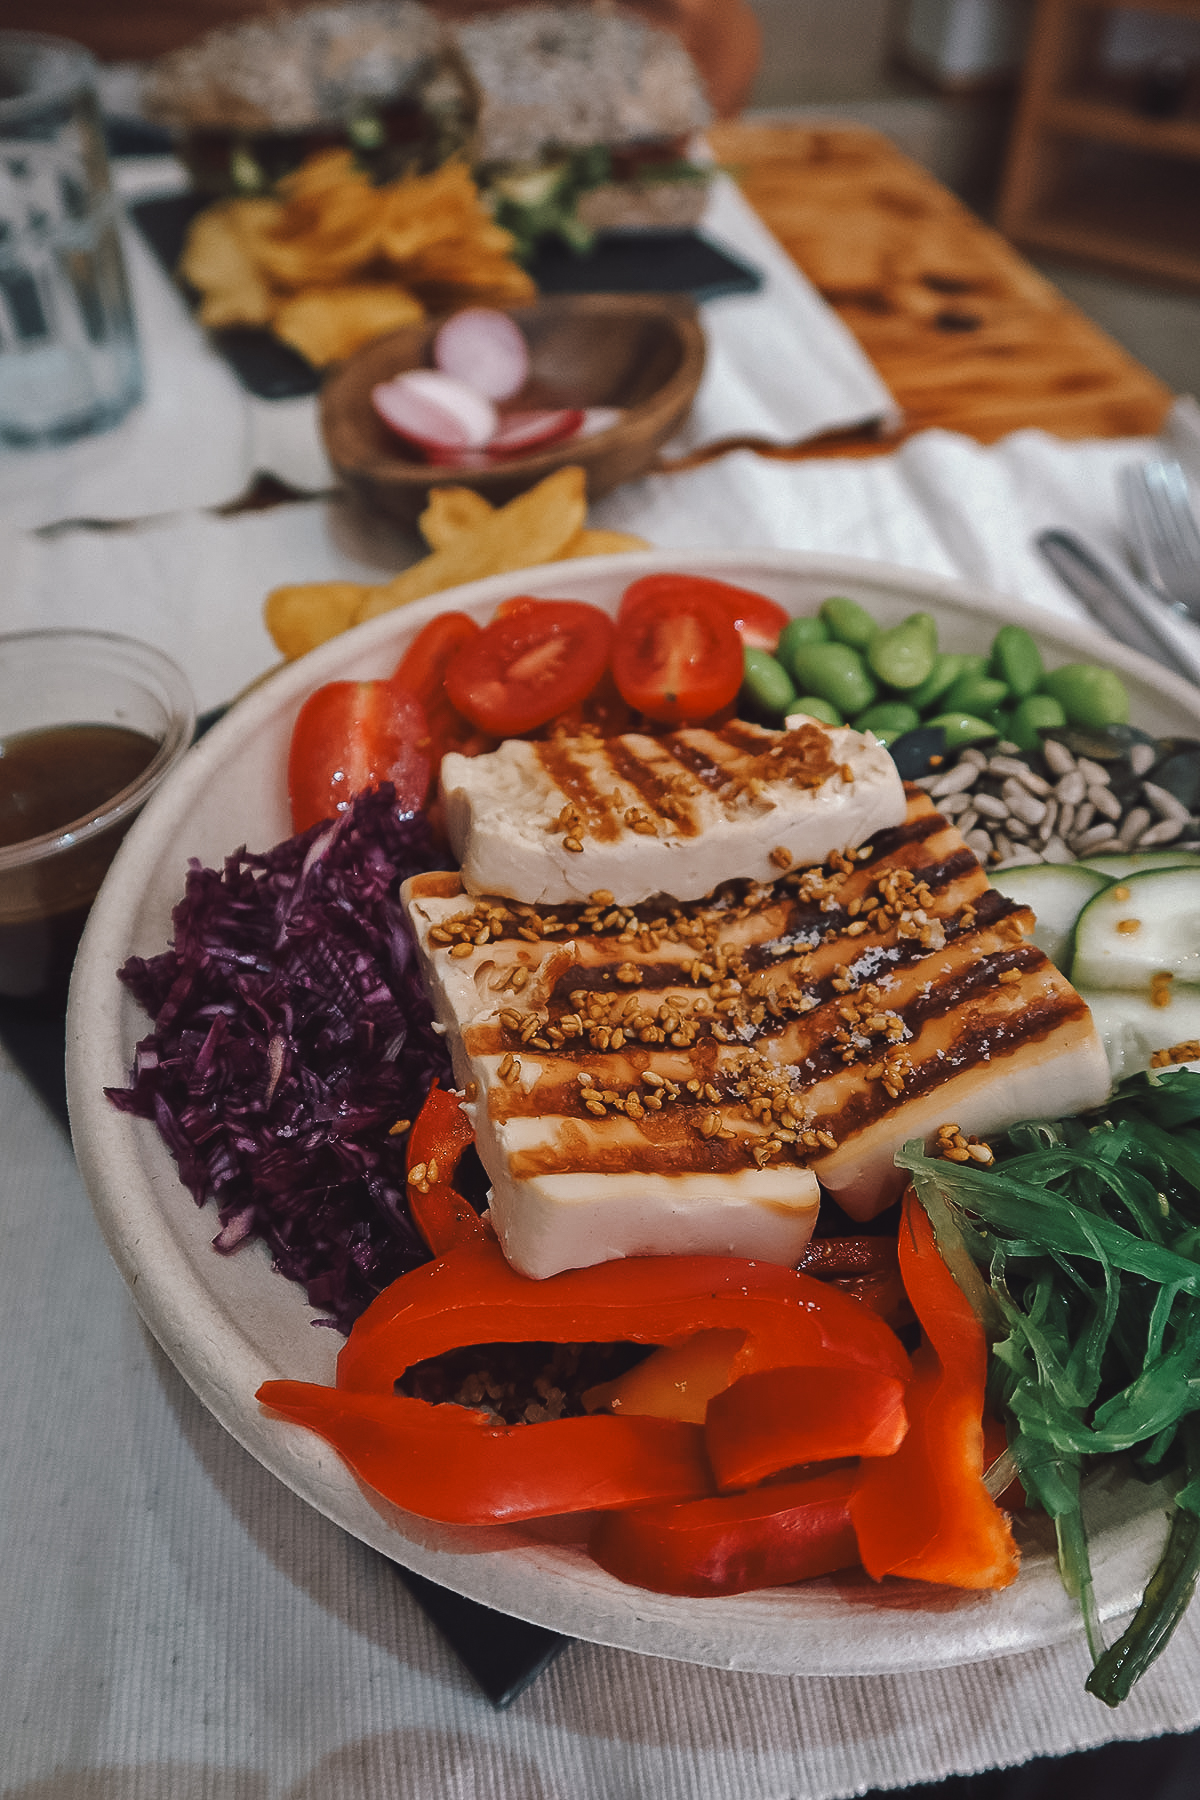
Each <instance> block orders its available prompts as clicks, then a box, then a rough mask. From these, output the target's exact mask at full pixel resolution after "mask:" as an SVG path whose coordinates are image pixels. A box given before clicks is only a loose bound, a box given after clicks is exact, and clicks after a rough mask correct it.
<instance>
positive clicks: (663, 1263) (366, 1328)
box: [337, 1239, 909, 1393]
mask: <svg viewBox="0 0 1200 1800" xmlns="http://www.w3.org/2000/svg"><path fill="white" fill-rule="evenodd" d="M714 1328H726V1329H733V1330H741V1331H744V1332H745V1333H746V1337H745V1341H744V1343H743V1344H742V1347H741V1349H740V1350H739V1351H738V1352H737V1354H736V1356H735V1357H734V1360H733V1364H732V1368H731V1371H730V1379H731V1381H736V1380H737V1379H738V1378H739V1377H740V1376H741V1375H744V1374H749V1373H750V1372H751V1371H752V1370H753V1369H758V1368H775V1367H778V1366H780V1365H781V1364H782V1365H794V1364H802V1363H822V1362H828V1363H831V1364H833V1363H838V1364H843V1365H845V1364H850V1365H861V1366H863V1367H866V1368H875V1369H879V1370H881V1371H882V1372H883V1373H885V1374H889V1375H894V1376H896V1377H897V1379H899V1380H905V1379H907V1376H908V1372H909V1361H908V1355H907V1352H906V1351H905V1349H904V1347H903V1345H902V1344H901V1343H900V1340H899V1338H897V1336H896V1335H895V1333H894V1332H893V1331H892V1330H891V1329H890V1327H889V1326H887V1325H885V1324H884V1322H883V1320H882V1319H881V1318H879V1316H878V1315H877V1314H876V1313H874V1312H872V1311H870V1309H869V1308H867V1307H865V1306H860V1305H859V1303H858V1302H857V1301H856V1300H851V1299H850V1298H849V1297H848V1296H847V1295H845V1294H842V1293H840V1292H839V1291H838V1290H837V1289H836V1288H830V1287H827V1286H825V1285H824V1284H823V1283H822V1282H819V1281H814V1280H812V1279H811V1277H809V1276H806V1275H800V1274H797V1273H796V1271H795V1270H794V1269H786V1268H783V1267H781V1266H780V1265H779V1264H777V1263H765V1262H746V1261H744V1260H742V1259H741V1258H740V1257H722V1256H640V1257H631V1258H629V1259H628V1260H625V1261H617V1262H606V1263H597V1264H596V1265H595V1266H594V1267H592V1268H589V1269H567V1270H566V1271H564V1273H563V1274H561V1275H552V1276H551V1277H550V1278H549V1279H548V1280H546V1281H531V1280H530V1279H529V1277H528V1276H525V1275H519V1274H518V1273H517V1271H516V1270H515V1269H513V1268H512V1267H511V1266H510V1265H509V1264H508V1263H507V1262H506V1261H505V1259H504V1253H503V1252H502V1250H501V1249H500V1247H499V1245H498V1244H497V1243H496V1242H495V1241H494V1240H492V1239H487V1240H484V1241H482V1242H479V1243H474V1244H466V1245H463V1246H461V1247H459V1248H457V1249H455V1250H452V1251H450V1252H449V1253H448V1254H447V1255H445V1256H442V1257H439V1259H438V1260H437V1261H436V1262H431V1263H426V1264H425V1265H424V1266H423V1267H422V1268H419V1269H414V1270H412V1272H411V1273H410V1274H408V1275H404V1276H401V1278H400V1279H399V1280H398V1281H394V1282H393V1283H392V1285H391V1286H390V1287H389V1288H386V1289H385V1290H384V1292H383V1293H382V1294H380V1295H379V1296H378V1298H377V1299H375V1300H373V1301H372V1302H371V1305H370V1306H369V1307H368V1308H367V1310H366V1312H365V1313H363V1315H362V1317H361V1318H360V1319H358V1320H357V1321H356V1323H355V1325H354V1329H353V1330H352V1331H351V1333H350V1336H349V1338H348V1339H347V1341H346V1343H345V1345H344V1346H343V1348H342V1352H341V1355H340V1356H339V1358H338V1372H337V1384H338V1386H339V1388H347V1389H349V1388H355V1389H359V1390H361V1391H363V1392H376V1393H379V1392H390V1391H391V1388H392V1384H393V1382H394V1381H395V1380H396V1378H397V1377H398V1376H399V1375H401V1374H403V1372H404V1370H405V1369H407V1368H409V1367H410V1366H411V1365H412V1364H413V1363H416V1362H423V1361H424V1360H425V1359H426V1357H430V1356H438V1355H440V1354H441V1352H442V1351H443V1350H454V1349H457V1348H459V1347H460V1346H462V1345H464V1344H495V1343H542V1342H547V1343H558V1344H578V1343H600V1344H611V1343H626V1342H628V1343H635V1344H671V1343H679V1342H682V1340H683V1339H684V1338H688V1337H691V1336H693V1335H694V1334H695V1333H696V1332H697V1331H706V1330H710V1329H714Z"/></svg>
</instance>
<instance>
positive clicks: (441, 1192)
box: [408, 1081, 488, 1256]
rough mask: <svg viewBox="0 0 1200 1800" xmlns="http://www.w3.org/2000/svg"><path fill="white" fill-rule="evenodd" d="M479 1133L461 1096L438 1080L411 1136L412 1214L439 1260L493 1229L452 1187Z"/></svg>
mask: <svg viewBox="0 0 1200 1800" xmlns="http://www.w3.org/2000/svg"><path fill="white" fill-rule="evenodd" d="M474 1141H475V1131H474V1128H473V1126H472V1124H471V1121H470V1120H469V1119H468V1118H467V1115H466V1114H465V1113H464V1111H463V1109H462V1106H461V1105H460V1103H459V1098H458V1095H457V1094H450V1093H447V1092H446V1090H445V1088H441V1087H439V1086H438V1084H437V1082H436V1081H435V1082H434V1084H433V1086H432V1087H431V1088H430V1090H429V1092H428V1094H427V1095H426V1096H425V1103H424V1105H423V1106H422V1108H421V1110H420V1112H419V1113H418V1114H417V1117H416V1119H415V1120H414V1121H413V1125H412V1129H411V1131H410V1132H409V1134H408V1210H409V1212H410V1213H411V1214H412V1219H413V1224H414V1225H415V1226H416V1228H417V1230H418V1231H419V1232H420V1233H421V1236H422V1237H423V1238H424V1239H425V1242H426V1243H427V1244H428V1245H429V1248H430V1249H431V1250H432V1251H433V1253H434V1255H435V1256H440V1255H441V1254H442V1253H443V1252H444V1251H446V1250H452V1249H453V1248H454V1246H455V1244H466V1243H471V1242H475V1241H479V1240H482V1239H484V1238H486V1237H487V1235H488V1230H487V1226H486V1225H485V1224H484V1223H483V1220H482V1219H481V1218H480V1217H479V1214H478V1213H477V1212H476V1211H475V1208H474V1207H473V1206H472V1205H471V1204H470V1202H469V1201H467V1200H464V1199H463V1197H462V1195H461V1194H459V1193H456V1191H455V1189H454V1188H453V1187H452V1186H451V1182H452V1181H453V1179H454V1172H455V1170H456V1169H457V1168H458V1165H459V1162H460V1161H461V1159H462V1154H463V1151H464V1150H465V1149H466V1148H467V1147H468V1145H470V1144H472V1143H474Z"/></svg>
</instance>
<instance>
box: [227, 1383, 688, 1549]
mask: <svg viewBox="0 0 1200 1800" xmlns="http://www.w3.org/2000/svg"><path fill="white" fill-rule="evenodd" d="M258 1397H259V1399H260V1400H261V1402H262V1403H263V1405H264V1406H268V1407H270V1408H271V1410H272V1411H273V1412H277V1413H280V1414H281V1415H282V1416H283V1417H284V1418H286V1419H290V1420H291V1421H292V1423H293V1424H296V1425H306V1426H307V1427H308V1428H309V1430H310V1431H315V1432H317V1433H319V1435H320V1436H321V1437H323V1438H324V1439H325V1441H326V1442H327V1443H329V1444H332V1445H333V1447H334V1449H335V1450H336V1451H337V1452H338V1454H339V1456H341V1458H342V1459H343V1461H344V1462H346V1463H347V1464H348V1465H349V1466H350V1468H351V1469H353V1471H354V1473H355V1474H356V1475H358V1476H359V1477H360V1478H361V1479H362V1480H363V1481H365V1482H366V1483H367V1485H368V1486H369V1487H371V1488H373V1489H374V1490H375V1492H376V1493H377V1494H382V1496H383V1498H384V1499H385V1500H390V1501H392V1502H393V1504H394V1505H396V1506H402V1507H404V1508H405V1510H406V1511H408V1512H414V1513H419V1514H420V1515H421V1517H422V1518H426V1519H439V1520H441V1521H442V1522H443V1523H445V1524H448V1525H487V1524H502V1523H506V1522H512V1521H514V1520H517V1519H538V1518H545V1517H548V1516H549V1515H551V1514H554V1513H574V1512H591V1511H593V1510H600V1509H602V1508H605V1507H610V1506H628V1505H630V1504H631V1502H636V1501H639V1500H674V1499H680V1498H685V1497H686V1498H690V1497H691V1496H693V1495H696V1494H704V1493H708V1492H711V1489H712V1477H711V1475H710V1473H709V1468H708V1461H707V1458H706V1457H705V1454H704V1431H703V1428H702V1427H701V1426H699V1425H684V1424H681V1423H680V1422H679V1420H677V1419H647V1418H629V1419H618V1418H614V1417H613V1416H612V1415H611V1414H609V1413H602V1414H596V1415H595V1416H594V1417H592V1418H586V1419H550V1420H546V1421H544V1422H543V1423H541V1424H538V1425H501V1424H496V1423H495V1422H493V1420H492V1419H491V1418H490V1416H489V1415H488V1414H487V1413H484V1412H478V1411H476V1410H475V1409H474V1408H471V1407H465V1406H454V1405H446V1406H430V1405H429V1404H428V1403H427V1402H426V1401H424V1400H412V1399H409V1398H408V1397H407V1396H405V1395H402V1394H381V1393H369V1394H362V1393H353V1394H348V1393H343V1392H340V1391H339V1390H338V1389H337V1388H326V1387H319V1386H317V1385H316V1384H314V1383H309V1382H303V1381H268V1382H264V1384H263V1386H262V1387H261V1388H260V1389H259V1390H258Z"/></svg>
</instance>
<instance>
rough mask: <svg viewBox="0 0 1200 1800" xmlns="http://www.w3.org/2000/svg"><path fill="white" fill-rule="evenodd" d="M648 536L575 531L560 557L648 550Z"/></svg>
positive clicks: (627, 533) (631, 533) (561, 551)
mask: <svg viewBox="0 0 1200 1800" xmlns="http://www.w3.org/2000/svg"><path fill="white" fill-rule="evenodd" d="M651 547H652V546H651V544H650V540H649V538H643V537H636V536H635V535H634V533H633V532H632V531H589V530H588V529H587V528H586V526H585V527H584V529H583V530H582V531H577V532H576V533H575V536H574V537H573V538H572V539H571V540H570V542H569V543H568V544H567V545H566V547H565V548H564V549H562V550H560V551H559V556H560V557H568V556H619V555H620V554H621V552H622V551H623V550H649V549H651Z"/></svg>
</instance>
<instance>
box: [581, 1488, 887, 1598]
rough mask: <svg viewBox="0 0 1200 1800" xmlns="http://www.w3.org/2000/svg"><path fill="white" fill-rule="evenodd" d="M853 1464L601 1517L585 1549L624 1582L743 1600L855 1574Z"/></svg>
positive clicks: (665, 1591)
mask: <svg viewBox="0 0 1200 1800" xmlns="http://www.w3.org/2000/svg"><path fill="white" fill-rule="evenodd" d="M854 1480H855V1471H854V1469H853V1468H839V1469H828V1470H822V1471H821V1472H820V1473H818V1474H813V1475H806V1476H804V1477H803V1478H802V1479H800V1480H797V1481H789V1482H780V1483H778V1484H773V1485H771V1486H769V1487H759V1488H753V1489H751V1490H750V1491H749V1492H748V1493H744V1494H726V1495H722V1496H721V1498H720V1499H715V1500H685V1501H683V1502H682V1503H681V1504H679V1505H659V1506H636V1507H632V1508H630V1509H629V1510H628V1511H625V1512H611V1513H606V1514H605V1515H604V1517H603V1518H602V1519H598V1520H597V1521H596V1525H595V1527H594V1528H593V1530H592V1533H591V1536H590V1538H589V1541H588V1551H589V1553H590V1554H591V1556H592V1557H593V1558H594V1559H595V1561H596V1562H598V1563H599V1564H600V1567H601V1568H602V1569H607V1570H608V1572H609V1574H610V1575H615V1576H616V1577H617V1579H618V1580H619V1581H628V1582H632V1583H634V1584H635V1585H636V1586H637V1587H643V1588H649V1589H651V1590H652V1591H653V1592H654V1593H658V1594H693V1595H716V1594H741V1593H744V1592H745V1591H746V1590H747V1589H748V1588H764V1587H778V1586H779V1585H780V1584H781V1583H782V1582H787V1581H807V1580H809V1579H810V1578H811V1577H812V1576H815V1575H832V1574H834V1573H835V1572H836V1571H837V1570H838V1569H849V1568H853V1567H854V1566H855V1565H856V1564H857V1562H858V1545H857V1542H856V1541H855V1536H854V1527H853V1525H852V1524H851V1522H850V1514H849V1511H848V1509H847V1502H848V1500H849V1498H850V1494H851V1491H852V1489H853V1486H854Z"/></svg>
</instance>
